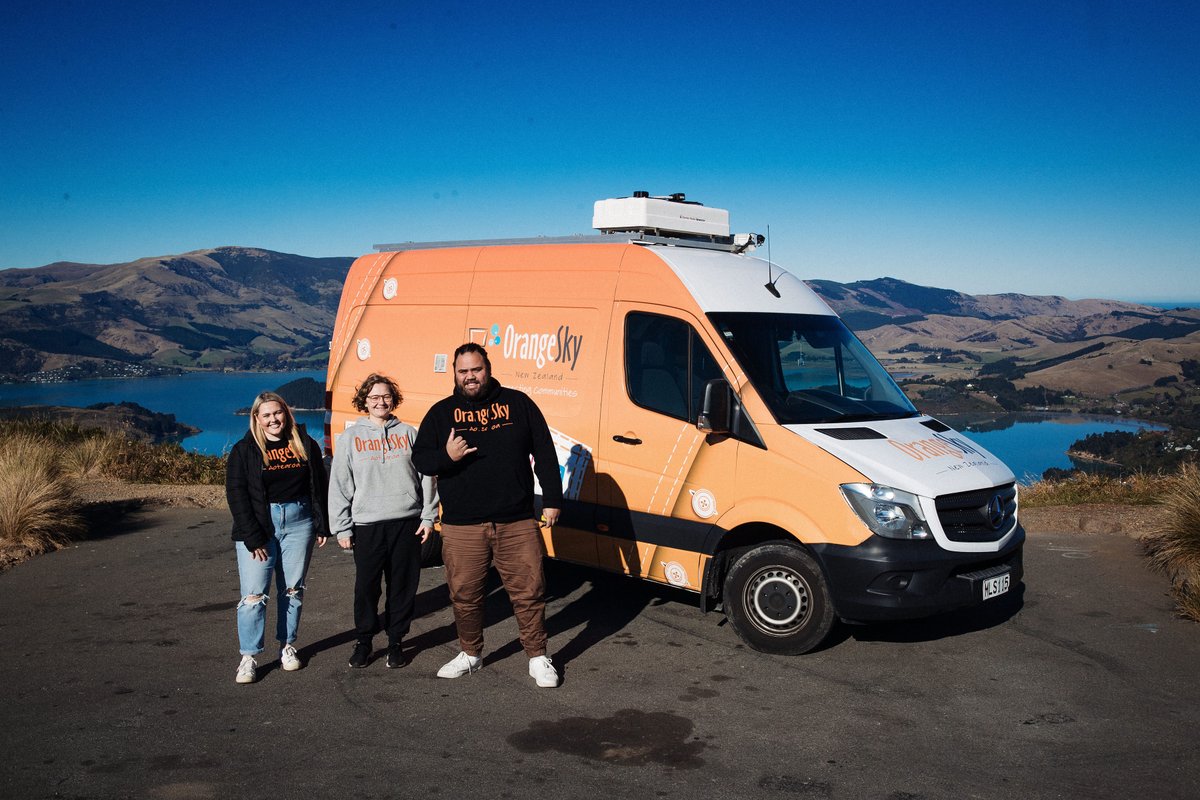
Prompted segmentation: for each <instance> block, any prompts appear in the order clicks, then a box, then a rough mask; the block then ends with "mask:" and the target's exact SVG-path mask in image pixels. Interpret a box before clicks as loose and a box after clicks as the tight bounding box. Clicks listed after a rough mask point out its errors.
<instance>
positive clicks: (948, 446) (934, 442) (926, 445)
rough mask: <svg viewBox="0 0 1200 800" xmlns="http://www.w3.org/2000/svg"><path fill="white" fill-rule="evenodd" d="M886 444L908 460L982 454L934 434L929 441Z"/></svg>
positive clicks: (948, 437)
mask: <svg viewBox="0 0 1200 800" xmlns="http://www.w3.org/2000/svg"><path fill="white" fill-rule="evenodd" d="M888 444H890V445H891V446H892V447H894V448H896V449H897V450H899V451H900V452H901V453H904V454H905V455H906V456H908V457H909V458H912V459H915V460H917V461H925V460H927V459H933V458H942V457H946V456H948V457H950V458H958V459H962V458H966V456H967V454H968V453H971V454H972V455H977V456H982V455H983V453H981V452H979V450H978V449H977V448H975V447H973V446H971V445H970V444H969V443H968V442H966V441H964V440H962V439H958V438H955V437H952V436H946V435H944V434H941V433H935V434H934V435H933V436H932V437H931V438H929V439H917V440H915V441H911V442H897V441H895V440H894V439H889V440H888Z"/></svg>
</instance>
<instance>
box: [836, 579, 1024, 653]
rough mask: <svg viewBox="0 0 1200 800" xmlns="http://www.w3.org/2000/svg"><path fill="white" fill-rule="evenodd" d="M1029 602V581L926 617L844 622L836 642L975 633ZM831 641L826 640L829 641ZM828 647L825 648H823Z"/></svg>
mask: <svg viewBox="0 0 1200 800" xmlns="http://www.w3.org/2000/svg"><path fill="white" fill-rule="evenodd" d="M1024 605H1025V583H1024V582H1022V583H1020V584H1018V585H1017V586H1016V587H1015V589H1014V590H1013V591H1012V592H1011V593H1010V594H1009V596H1008V597H1004V598H1002V599H997V600H996V601H993V602H987V603H984V604H983V605H978V606H973V607H971V608H964V609H960V610H958V611H951V612H948V613H946V614H939V615H937V616H934V617H926V618H924V619H915V620H901V621H897V622H879V623H871V624H869V625H841V626H839V628H840V629H841V631H845V635H844V636H843V638H842V639H837V638H836V637H837V636H839V635H841V631H839V632H838V633H836V634H835V636H834V637H831V638H832V639H833V642H832V643H836V642H837V641H844V640H845V639H846V638H853V639H854V640H855V641H859V642H895V643H903V644H909V643H913V642H932V641H936V640H938V639H946V638H949V637H952V636H961V635H962V634H965V633H975V632H977V631H982V630H987V629H988V628H994V627H996V626H998V625H1002V624H1004V623H1005V622H1007V621H1008V620H1010V619H1012V618H1013V617H1014V616H1015V615H1016V614H1017V612H1019V611H1020V610H1021V609H1022V608H1023V607H1024ZM829 644H831V643H830V642H826V645H829ZM823 649H824V648H823Z"/></svg>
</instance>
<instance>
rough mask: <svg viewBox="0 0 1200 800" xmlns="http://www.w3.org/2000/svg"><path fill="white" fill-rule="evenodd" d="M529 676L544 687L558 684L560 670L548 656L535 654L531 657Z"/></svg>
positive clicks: (549, 687)
mask: <svg viewBox="0 0 1200 800" xmlns="http://www.w3.org/2000/svg"><path fill="white" fill-rule="evenodd" d="M529 677H531V678H533V679H534V680H535V681H537V685H538V686H540V687H542V688H543V689H553V688H554V687H556V686H558V672H557V671H556V670H555V669H554V665H553V664H552V663H550V659H549V658H547V657H546V656H534V657H533V658H531V659H529Z"/></svg>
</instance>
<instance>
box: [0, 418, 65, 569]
mask: <svg viewBox="0 0 1200 800" xmlns="http://www.w3.org/2000/svg"><path fill="white" fill-rule="evenodd" d="M78 508H79V504H78V502H77V501H76V499H75V495H74V491H73V487H72V485H71V480H70V478H69V477H68V476H67V475H66V473H65V472H64V471H63V468H62V451H61V450H60V448H59V447H58V446H57V444H56V443H55V442H53V441H52V440H51V439H49V438H47V437H45V436H41V435H38V434H36V433H30V432H27V431H23V432H19V433H4V434H0V543H2V544H3V545H4V546H5V547H6V549H9V550H13V549H15V550H18V551H23V552H24V553H26V554H31V555H32V554H36V553H43V552H46V551H47V550H53V549H55V548H57V547H59V546H60V545H61V544H63V543H64V542H66V541H67V540H68V539H70V538H71V536H73V535H75V534H77V533H79V532H80V531H81V530H82V529H83V522H82V519H81V518H80V516H79V510H78Z"/></svg>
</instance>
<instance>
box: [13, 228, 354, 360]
mask: <svg viewBox="0 0 1200 800" xmlns="http://www.w3.org/2000/svg"><path fill="white" fill-rule="evenodd" d="M352 260H353V259H351V258H309V257H306V256H298V255H291V254H287V253H277V252H273V251H270V250H260V249H256V248H247V247H219V248H215V249H212V250H197V251H194V252H191V253H184V254H182V255H175V256H159V257H154V258H143V259H139V260H137V261H133V262H129V263H126V264H73V263H57V264H49V265H47V266H44V267H38V268H35V269H8V270H3V271H0V376H2V377H4V378H7V379H29V378H31V377H34V376H37V375H38V373H46V372H54V371H60V372H63V373H65V374H66V375H68V376H74V377H85V376H90V375H110V374H119V375H121V374H124V375H131V374H145V373H146V372H147V371H150V372H152V371H155V370H161V369H164V368H167V369H169V368H207V369H218V368H233V369H247V368H255V367H272V368H289V367H296V368H301V367H305V366H311V365H314V364H316V365H319V364H321V363H323V362H324V359H325V358H326V352H327V346H328V341H329V335H330V331H331V330H332V327H333V319H334V316H335V314H336V313H337V304H338V300H339V298H340V296H341V289H342V280H343V278H344V277H345V274H346V272H347V270H348V269H349V267H350V263H351V262H352Z"/></svg>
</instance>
